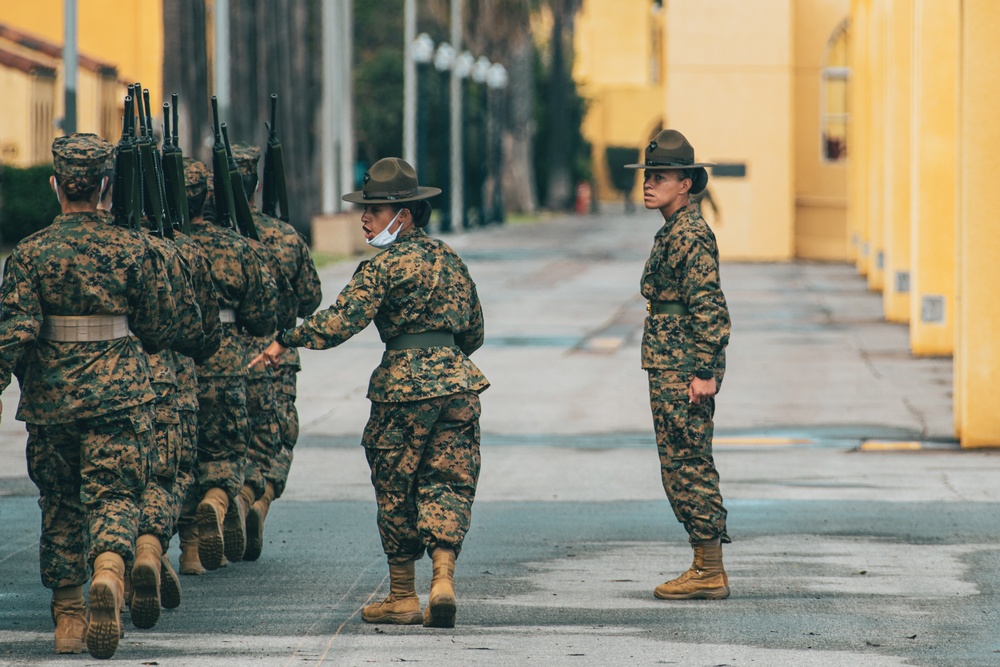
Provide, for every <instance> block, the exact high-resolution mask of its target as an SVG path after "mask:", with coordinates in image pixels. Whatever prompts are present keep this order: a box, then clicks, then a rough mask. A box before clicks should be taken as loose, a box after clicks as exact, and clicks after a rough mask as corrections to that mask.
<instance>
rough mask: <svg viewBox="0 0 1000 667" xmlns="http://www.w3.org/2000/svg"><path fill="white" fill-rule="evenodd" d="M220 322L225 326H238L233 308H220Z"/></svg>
mask: <svg viewBox="0 0 1000 667" xmlns="http://www.w3.org/2000/svg"><path fill="white" fill-rule="evenodd" d="M219 321H220V322H222V323H223V324H236V311H235V310H233V309H232V308H220V309H219Z"/></svg>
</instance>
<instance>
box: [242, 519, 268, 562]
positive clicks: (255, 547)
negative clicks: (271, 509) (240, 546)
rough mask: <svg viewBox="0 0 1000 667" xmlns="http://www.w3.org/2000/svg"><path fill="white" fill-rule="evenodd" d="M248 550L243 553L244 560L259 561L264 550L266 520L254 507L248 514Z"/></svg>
mask: <svg viewBox="0 0 1000 667" xmlns="http://www.w3.org/2000/svg"><path fill="white" fill-rule="evenodd" d="M246 538H247V548H246V550H245V551H244V552H243V560H257V559H258V558H260V552H261V551H263V550H264V518H263V517H262V516H261V514H260V511H259V510H257V509H256V508H254V507H251V508H250V511H249V512H247V532H246Z"/></svg>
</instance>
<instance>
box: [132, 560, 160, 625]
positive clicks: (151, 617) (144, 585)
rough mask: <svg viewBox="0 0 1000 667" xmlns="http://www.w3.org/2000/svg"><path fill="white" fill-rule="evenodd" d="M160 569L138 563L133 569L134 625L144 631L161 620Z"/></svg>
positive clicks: (158, 565)
mask: <svg viewBox="0 0 1000 667" xmlns="http://www.w3.org/2000/svg"><path fill="white" fill-rule="evenodd" d="M160 567H162V566H161V565H160V563H159V561H157V563H156V566H155V567H154V566H152V565H151V564H150V563H146V562H142V563H136V564H135V566H134V567H133V568H132V605H131V611H132V625H134V626H135V627H137V628H141V629H143V630H146V629H149V628H151V627H153V626H154V625H156V622H157V621H158V620H160Z"/></svg>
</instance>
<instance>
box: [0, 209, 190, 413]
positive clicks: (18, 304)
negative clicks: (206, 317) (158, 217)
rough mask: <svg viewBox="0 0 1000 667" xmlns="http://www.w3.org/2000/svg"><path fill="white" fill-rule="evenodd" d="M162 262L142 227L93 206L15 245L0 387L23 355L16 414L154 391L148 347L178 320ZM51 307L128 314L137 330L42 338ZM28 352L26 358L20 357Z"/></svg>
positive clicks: (147, 397) (115, 403)
mask: <svg viewBox="0 0 1000 667" xmlns="http://www.w3.org/2000/svg"><path fill="white" fill-rule="evenodd" d="M173 313H174V299H173V295H172V294H171V291H170V283H169V279H168V278H167V276H166V272H165V269H164V267H163V264H162V263H161V262H160V261H159V258H158V257H157V256H156V255H155V254H154V253H152V252H151V251H150V249H149V247H148V246H147V245H146V244H145V243H144V242H143V239H142V238H140V236H139V235H138V233H136V232H132V231H129V230H125V229H121V228H118V227H113V226H111V225H108V224H106V223H105V222H104V221H103V219H102V217H101V216H100V215H99V214H98V213H96V212H94V213H71V214H66V215H60V216H58V217H57V218H56V219H55V220H54V221H53V222H52V224H51V225H49V226H48V227H46V228H44V229H42V230H40V231H38V232H35V233H34V234H32V235H31V236H29V237H27V238H26V239H24V240H23V241H21V242H20V243H19V244H18V245H17V246H16V247H15V248H14V250H13V251H12V252H11V255H10V257H9V258H8V259H7V264H6V266H5V268H4V281H3V285H2V286H0V391H2V390H3V389H5V388H6V387H7V385H8V384H10V379H11V372H12V371H13V369H14V367H15V365H16V364H18V362H19V361H20V362H22V363H21V364H20V367H21V368H22V369H23V373H24V375H23V377H21V378H20V379H21V403H20V405H19V407H18V412H17V418H18V419H20V420H23V421H26V422H29V423H33V424H42V425H45V424H60V423H66V422H71V421H74V420H77V419H83V418H89V417H96V416H99V415H103V414H107V413H110V412H115V411H117V410H121V409H123V408H127V407H132V406H136V405H140V404H142V403H147V402H149V401H151V400H153V391H152V389H151V387H150V382H149V364H148V363H147V356H146V354H145V353H144V352H143V347H145V348H146V350H147V351H149V352H155V351H157V350H160V349H163V348H166V347H169V346H170V344H171V343H172V341H173V338H174V333H175V332H176V330H177V325H176V323H175V320H174V316H173ZM46 315H125V316H127V317H128V321H129V328H130V330H131V331H132V333H133V334H134V335H132V336H126V337H124V338H118V339H115V340H109V341H95V342H83V343H65V342H56V341H50V340H43V339H39V338H38V333H39V330H40V328H41V324H42V319H43V318H44V316H46ZM22 355H24V358H23V359H22V358H21V357H22Z"/></svg>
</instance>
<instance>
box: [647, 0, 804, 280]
mask: <svg viewBox="0 0 1000 667" xmlns="http://www.w3.org/2000/svg"><path fill="white" fill-rule="evenodd" d="M665 6H666V8H667V19H666V22H667V29H668V31H669V38H668V40H667V63H668V64H667V81H668V87H667V92H666V94H665V95H664V103H663V106H664V108H665V109H666V125H667V126H669V127H672V128H674V129H677V130H679V131H680V132H682V133H683V134H684V135H685V136H686V137H687V138H688V140H689V141H690V142H691V143H692V144H693V145H694V147H695V157H696V158H697V159H699V160H706V161H710V162H724V163H744V164H745V165H746V170H747V172H746V177H745V178H719V177H713V178H711V179H710V180H709V187H710V188H712V190H713V196H714V197H715V199H716V201H718V203H719V205H720V207H721V209H722V211H723V220H724V222H723V223H722V224H721V225H717V226H716V227H715V233H716V236H717V238H718V240H719V251H720V253H721V255H722V256H723V257H725V258H727V259H750V260H784V259H788V258H790V257H791V256H792V253H793V251H794V213H795V200H794V196H795V191H794V176H793V160H794V150H793V142H794V138H793V127H794V122H793V117H792V110H793V100H792V80H793V63H792V57H793V54H792V35H791V33H792V29H793V25H794V24H793V11H792V9H793V2H792V0H755V1H754V2H746V1H745V0H714V1H713V2H679V1H676V0H675V1H672V2H667V3H665Z"/></svg>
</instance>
